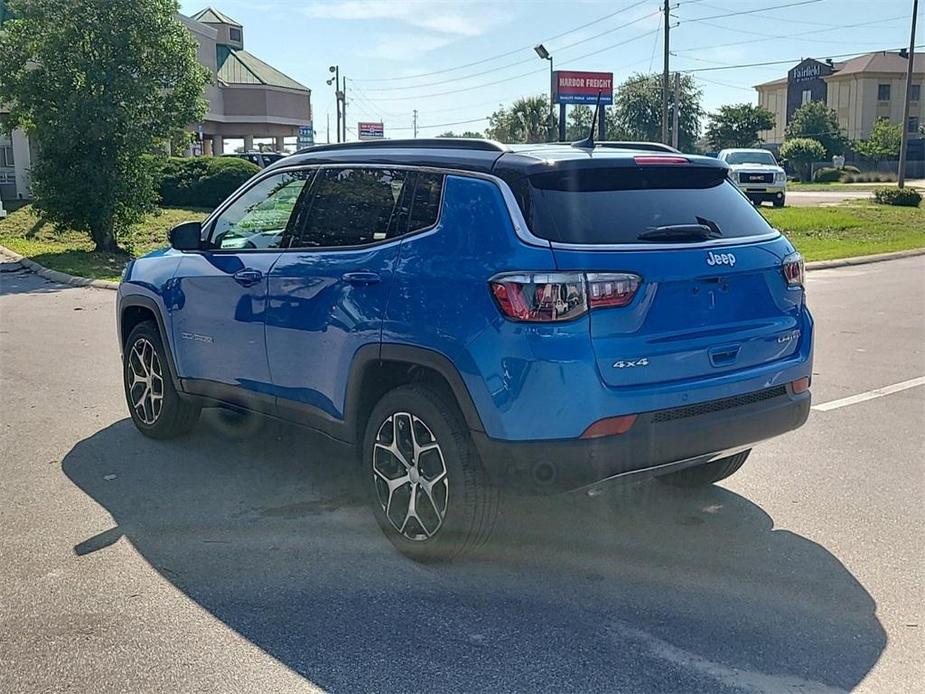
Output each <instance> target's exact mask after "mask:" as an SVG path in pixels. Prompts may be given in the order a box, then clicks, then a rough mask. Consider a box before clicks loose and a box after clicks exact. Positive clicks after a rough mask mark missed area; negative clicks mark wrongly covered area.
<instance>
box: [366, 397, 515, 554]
mask: <svg viewBox="0 0 925 694" xmlns="http://www.w3.org/2000/svg"><path fill="white" fill-rule="evenodd" d="M409 427H410V429H409ZM396 431H397V432H398V437H397V438H395V437H394V436H393V432H396ZM403 432H404V433H403ZM409 434H413V436H414V441H417V445H416V448H417V449H418V450H420V448H424V447H426V446H427V445H430V444H432V443H436V444H437V446H438V447H439V450H430V451H426V452H420V453H419V455H418V457H417V458H416V459H415V458H414V453H413V450H414V448H415V444H414V443H412V441H411V439H409V438H408V436H409ZM393 442H395V446H394V447H395V448H397V449H398V452H399V453H401V454H402V456H403V457H404V458H406V459H409V460H410V468H409V467H407V466H406V465H405V464H404V463H402V461H401V460H400V459H399V458H398V457H397V456H396V455H395V454H394V453H391V452H389V451H388V450H384V449H383V448H376V444H377V443H379V444H381V445H389V446H391V445H392V443H393ZM409 445H410V446H412V448H408V446H409ZM374 456H376V457H374ZM374 462H375V465H376V466H375V467H374ZM362 464H363V468H362V470H363V472H362V474H363V476H364V477H365V478H366V480H367V482H366V487H367V491H368V496H369V500H370V503H371V505H372V508H373V513H374V514H375V516H376V521H377V522H378V523H379V527H380V528H382V532H383V533H385V535H386V537H388V538H389V540H390V541H391V542H392V544H393V545H395V547H396V548H397V549H398V550H399V551H400V552H402V553H403V554H404V555H406V556H408V557H410V558H411V559H414V560H415V561H441V560H449V559H453V558H455V557H458V556H460V555H462V554H466V553H471V552H472V551H474V550H475V549H477V548H478V547H480V546H481V545H482V544H484V542H485V541H486V540H487V539H488V537H489V535H490V534H491V531H492V528H493V527H494V522H495V518H496V516H497V513H498V502H499V493H498V489H497V487H496V486H495V485H494V484H492V483H491V481H490V479H489V477H488V475H487V473H486V472H485V469H484V468H483V466H482V462H481V459H480V458H479V455H478V452H477V451H476V450H475V447H474V445H473V443H472V440H471V437H470V436H469V430H468V428H467V427H466V423H465V421H464V420H463V418H462V415H461V414H460V412H459V409H458V408H457V406H456V404H455V403H454V402H453V401H452V400H449V399H448V398H446V397H444V396H443V395H441V394H440V393H438V392H437V391H436V390H434V389H432V388H430V387H428V386H426V385H424V384H412V385H405V386H401V387H399V388H396V389H394V390H392V391H390V392H388V393H386V395H385V396H383V397H382V399H381V400H380V401H379V402H378V403H377V404H376V406H375V407H374V408H373V411H372V413H371V414H370V417H369V420H368V422H367V425H366V434H365V436H364V437H363V451H362ZM441 465H442V469H443V471H444V472H445V477H444V478H443V480H445V482H441V480H440V474H439V473H440V469H441V467H440V466H441ZM411 468H414V469H415V470H417V469H418V468H420V472H418V473H413V472H412V470H411ZM415 474H417V477H415V476H414V475H415ZM386 478H388V479H389V480H400V479H402V478H407V479H408V481H407V482H404V483H400V484H399V485H398V486H396V487H395V488H394V489H393V490H392V491H391V492H390V491H389V485H388V482H386ZM425 483H430V487H429V489H430V490H431V491H430V493H426V488H425V486H424V485H425ZM412 498H414V500H415V507H416V509H418V508H419V510H420V514H418V513H415V515H414V516H413V517H412V516H411V514H410V512H409V511H408V509H409V507H410V505H411V504H410V501H411V499H412ZM385 507H387V508H388V513H389V515H387V509H386V508H385ZM439 507H442V508H443V518H442V521H441V519H440V508H439ZM399 526H401V527H399ZM402 531H404V532H402ZM411 535H414V536H415V537H414V538H412V537H410V536H411Z"/></svg>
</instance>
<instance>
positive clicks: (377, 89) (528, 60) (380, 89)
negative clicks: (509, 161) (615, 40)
mask: <svg viewBox="0 0 925 694" xmlns="http://www.w3.org/2000/svg"><path fill="white" fill-rule="evenodd" d="M655 14H656V12H650V13H649V14H646V15H643V16H642V17H637V18H636V19H634V20H633V21H631V22H626V23H625V24H621V25H620V26H615V27H613V28H611V29H608V30H607V31H602V32H601V33H599V34H594V35H593V36H588V37H587V38H584V39H582V40H581V41H575V42H573V43H568V44H566V45H564V46H558V47H553V51H554V52H558V51H565V50H568V49H570V48H574V47H575V46H579V45H582V44H584V43H587V42H588V41H593V40H595V39H599V38H600V37H602V36H606V35H607V34H611V33H613V32H615V31H619V30H620V29H625V28H627V27H629V26H632V25H633V24H638V23H639V22H642V21H644V20H646V19H648V18H649V17H652V16H653V15H655ZM548 41H549V39H546V42H548ZM535 61H536V56H532V57H530V58H525V59H523V60H518V61H516V62H513V63H508V64H507V65H500V66H498V67H493V68H490V69H488V70H482V71H481V72H475V73H473V74H471V75H463V76H461V77H452V78H450V79H445V80H438V81H436V82H426V83H424V84H415V85H412V86H410V87H373V88H368V89H367V90H366V91H369V92H394V91H407V90H408V89H423V88H425V87H437V86H440V85H442V84H452V83H453V82H460V81H462V80H467V79H472V78H473V77H481V76H482V75H488V74H491V73H492V72H499V71H500V70H506V69H507V68H510V67H516V66H517V65H523V64H525V63H532V62H535Z"/></svg>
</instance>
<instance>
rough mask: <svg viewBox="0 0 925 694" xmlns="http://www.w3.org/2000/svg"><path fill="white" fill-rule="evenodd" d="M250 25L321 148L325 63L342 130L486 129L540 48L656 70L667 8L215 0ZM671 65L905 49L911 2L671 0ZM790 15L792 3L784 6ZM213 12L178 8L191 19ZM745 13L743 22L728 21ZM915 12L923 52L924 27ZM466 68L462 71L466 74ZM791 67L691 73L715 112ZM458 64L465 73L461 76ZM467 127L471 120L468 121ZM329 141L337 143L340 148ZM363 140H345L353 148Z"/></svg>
mask: <svg viewBox="0 0 925 694" xmlns="http://www.w3.org/2000/svg"><path fill="white" fill-rule="evenodd" d="M207 2H211V4H212V6H213V7H215V8H216V9H218V10H221V11H222V12H224V13H225V14H227V15H229V16H230V17H232V18H234V19H235V20H237V21H238V22H240V23H241V24H243V25H244V40H245V47H246V48H247V50H249V51H250V52H252V53H254V54H255V55H257V56H258V57H260V58H262V59H263V60H266V61H267V62H269V63H270V64H272V65H273V66H275V67H276V68H278V69H280V70H282V71H283V72H285V73H286V74H288V75H290V76H291V77H293V78H295V79H297V80H299V81H300V82H302V83H303V84H306V85H307V86H308V87H310V88H311V89H312V105H313V108H314V113H315V127H316V130H317V131H318V140H319V141H321V142H323V141H325V135H326V133H325V127H326V126H325V124H326V120H325V118H326V115H327V114H330V118H331V122H332V126H331V127H332V129H333V127H334V126H333V122H334V118H335V111H334V100H333V92H334V89H333V87H329V86H328V85H327V84H325V81H326V80H327V79H328V77H329V76H330V74H329V72H328V66H330V65H332V64H335V63H336V64H339V65H340V68H341V74H342V75H346V77H347V78H348V83H347V98H348V106H347V109H348V115H347V120H348V126H349V128H350V129H352V130H354V131H355V128H356V122H357V121H358V120H379V119H380V118H381V120H383V121H384V123H385V132H386V136H390V137H402V136H408V137H410V136H411V124H412V110H413V109H417V111H418V123H419V136H429V135H431V136H432V135H437V134H439V133H441V132H443V131H445V130H455V131H457V132H460V131H463V130H466V129H473V130H481V129H483V128H484V127H485V126H486V125H487V121H486V120H485V119H486V118H487V116H488V115H489V114H490V113H491V112H492V111H493V110H494V109H495V108H497V106H498V105H499V104H506V103H510V102H511V101H513V100H514V99H516V98H517V97H521V96H529V95H533V94H541V93H548V88H549V73H548V69H549V67H548V63H546V62H545V61H541V60H540V59H539V58H538V57H537V56H536V54H535V53H534V52H533V50H532V46H533V45H534V44H536V43H539V42H543V43H544V45H545V46H546V47H547V48H548V49H549V52H550V53H551V54H552V55H553V58H554V60H555V67H556V68H557V69H559V68H561V69H571V70H601V71H609V72H613V73H614V80H615V82H616V83H619V82H620V81H622V80H623V79H625V78H627V77H629V76H630V75H631V74H632V73H634V72H648V71H650V70H651V71H660V70H661V66H662V41H663V37H664V32H663V30H662V27H661V12H660V5H661V3H660V1H659V0H643V1H642V2H640V1H639V0H571V1H570V2H561V1H559V0H504V1H493V0H207ZM674 4H675V5H677V6H678V7H677V9H675V10H673V16H674V19H673V23H679V25H678V26H677V27H673V28H672V29H671V49H672V52H676V53H677V55H676V56H672V59H671V60H672V69H673V70H674V69H677V70H681V71H686V70H703V69H704V68H718V67H723V66H727V65H736V64H743V63H755V62H765V61H772V60H787V61H792V62H793V63H796V62H798V60H799V59H800V58H801V57H815V58H819V59H823V58H826V57H828V56H835V55H838V54H844V53H849V52H857V53H862V52H867V51H871V50H876V49H884V48H893V49H895V48H898V47H900V46H905V45H908V42H909V19H910V15H911V8H912V0H676V1H675V2H674ZM785 5H787V7H784V6H785ZM204 6H205V3H204V2H201V1H190V0H183V1H182V2H181V10H182V11H183V12H184V13H185V14H193V13H194V12H196V11H198V10H200V9H202V8H203V7H204ZM733 13H737V14H733ZM921 14H922V11H921V10H920V17H919V32H918V36H919V38H918V39H917V43H920V42H921V36H922V33H923V30H922V28H921V26H922V24H923V21H922V17H921ZM466 65H468V67H462V66H466ZM788 67H790V65H789V64H782V65H777V66H764V67H751V68H743V69H722V70H708V71H703V72H696V73H694V74H695V75H696V76H697V78H698V80H699V84H700V87H701V88H702V89H703V103H704V106H705V107H706V108H707V110H712V109H714V108H716V107H717V106H720V105H722V104H726V103H735V102H743V101H747V102H753V103H754V102H756V101H757V96H756V94H757V93H756V92H755V90H754V89H752V86H753V85H755V84H757V83H759V82H764V81H767V80H772V79H776V78H778V77H783V76H784V75H785V74H786V71H787V69H788ZM456 68H459V69H456ZM450 92H451V93H450ZM470 121H471V122H470ZM333 137H334V136H333V135H332V139H333ZM354 138H355V132H354V134H349V139H354Z"/></svg>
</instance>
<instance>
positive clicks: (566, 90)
mask: <svg viewBox="0 0 925 694" xmlns="http://www.w3.org/2000/svg"><path fill="white" fill-rule="evenodd" d="M598 93H600V95H601V105H604V106H609V105H610V104H612V103H613V73H612V72H576V71H573V70H557V71H555V72H554V73H553V79H552V100H553V103H556V104H594V103H597V95H598Z"/></svg>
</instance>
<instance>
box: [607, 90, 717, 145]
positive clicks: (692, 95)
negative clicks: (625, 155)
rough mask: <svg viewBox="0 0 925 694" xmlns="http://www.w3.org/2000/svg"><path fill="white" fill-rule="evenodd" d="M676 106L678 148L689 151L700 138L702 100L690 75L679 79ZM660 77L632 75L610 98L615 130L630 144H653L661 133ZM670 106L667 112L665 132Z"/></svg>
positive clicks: (671, 108)
mask: <svg viewBox="0 0 925 694" xmlns="http://www.w3.org/2000/svg"><path fill="white" fill-rule="evenodd" d="M680 87H681V88H680V98H679V99H678V102H679V104H680V109H679V111H678V144H679V145H680V148H681V149H683V150H690V149H692V148H693V146H694V142H695V141H696V140H697V136H698V135H699V134H700V120H701V118H703V107H702V106H701V104H700V98H701V96H702V92H701V90H700V89H699V88H698V87H697V83H696V82H695V81H694V78H693V77H691V76H690V75H682V76H681V80H680ZM661 104H662V77H661V75H645V74H634V75H632V76H631V77H630V78H629V79H627V80H626V81H625V82H623V84H621V85H620V86H619V87H617V91H616V94H614V110H615V112H616V113H615V115H616V118H615V126H616V129H617V131H618V132H619V133H620V136H621V137H623V138H625V139H630V140H644V141H651V142H657V141H658V140H659V139H661V136H662V135H661V133H662V113H661V110H662V106H661ZM673 108H674V107H673V106H669V109H668V124H669V129H670V126H671V122H672V120H671V119H672V118H673Z"/></svg>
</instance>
